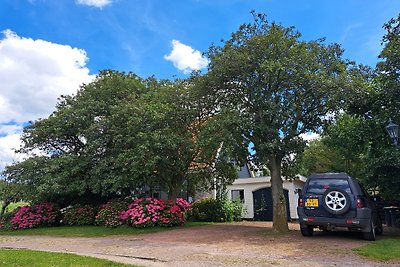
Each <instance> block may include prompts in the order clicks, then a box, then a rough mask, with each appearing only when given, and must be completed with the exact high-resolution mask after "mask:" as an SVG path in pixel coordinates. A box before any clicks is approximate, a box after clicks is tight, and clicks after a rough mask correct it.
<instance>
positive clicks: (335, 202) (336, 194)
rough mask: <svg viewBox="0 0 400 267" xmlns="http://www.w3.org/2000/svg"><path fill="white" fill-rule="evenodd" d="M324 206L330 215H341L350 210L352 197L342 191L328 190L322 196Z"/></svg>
mask: <svg viewBox="0 0 400 267" xmlns="http://www.w3.org/2000/svg"><path fill="white" fill-rule="evenodd" d="M322 205H323V207H324V208H325V209H326V210H327V211H328V212H329V213H331V214H334V215H341V214H344V213H346V212H347V211H348V210H349V208H350V196H349V194H347V193H346V192H345V191H344V190H341V189H333V188H332V189H328V190H326V191H325V193H324V194H323V195H322Z"/></svg>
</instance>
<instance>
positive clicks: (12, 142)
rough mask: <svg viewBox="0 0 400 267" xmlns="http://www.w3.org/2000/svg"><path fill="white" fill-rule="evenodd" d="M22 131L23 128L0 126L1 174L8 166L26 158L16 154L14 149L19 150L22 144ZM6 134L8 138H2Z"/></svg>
mask: <svg viewBox="0 0 400 267" xmlns="http://www.w3.org/2000/svg"><path fill="white" fill-rule="evenodd" d="M4 128H8V129H4ZM21 130H22V126H6V127H4V126H2V125H0V172H1V171H2V170H3V169H4V167H5V166H6V165H10V164H11V163H13V162H15V161H20V160H21V159H22V158H23V157H24V155H20V154H15V153H14V149H18V148H19V147H20V144H21V141H20V132H21ZM4 132H7V135H6V136H2V134H3V133H4Z"/></svg>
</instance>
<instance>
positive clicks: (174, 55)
mask: <svg viewBox="0 0 400 267" xmlns="http://www.w3.org/2000/svg"><path fill="white" fill-rule="evenodd" d="M164 59H166V60H168V61H171V62H172V63H173V64H174V66H175V67H176V68H178V69H179V70H181V71H183V73H186V74H187V73H190V72H191V71H193V70H200V69H203V68H206V67H207V65H208V59H207V58H206V57H204V56H202V54H201V53H200V51H198V50H194V49H193V48H191V47H190V46H188V45H185V44H182V43H181V42H179V41H177V40H173V41H172V51H171V53H170V54H169V55H166V56H164Z"/></svg>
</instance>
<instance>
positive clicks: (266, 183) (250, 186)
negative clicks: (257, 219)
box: [227, 176, 304, 219]
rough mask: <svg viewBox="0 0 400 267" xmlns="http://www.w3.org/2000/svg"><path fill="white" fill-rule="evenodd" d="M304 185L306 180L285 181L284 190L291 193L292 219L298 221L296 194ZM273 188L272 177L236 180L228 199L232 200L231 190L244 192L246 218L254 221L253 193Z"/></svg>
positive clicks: (230, 188)
mask: <svg viewBox="0 0 400 267" xmlns="http://www.w3.org/2000/svg"><path fill="white" fill-rule="evenodd" d="M303 185H304V179H303V178H301V179H300V180H295V181H287V180H284V181H283V188H284V189H286V190H288V193H289V208H290V217H291V219H298V218H299V216H298V214H297V200H298V195H297V194H296V193H295V191H296V189H301V188H302V187H303ZM265 187H271V177H269V176H262V177H255V178H242V179H236V180H235V182H233V184H232V185H229V186H228V187H227V190H228V199H231V196H232V194H231V190H243V191H244V208H245V214H244V218H247V219H253V218H254V203H253V192H254V191H256V190H258V189H261V188H265Z"/></svg>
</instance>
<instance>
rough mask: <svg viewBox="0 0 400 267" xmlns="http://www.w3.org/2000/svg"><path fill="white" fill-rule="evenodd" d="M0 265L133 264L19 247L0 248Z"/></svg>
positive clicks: (72, 266)
mask: <svg viewBox="0 0 400 267" xmlns="http://www.w3.org/2000/svg"><path fill="white" fill-rule="evenodd" d="M0 265H1V266H15V267H16V266H18V267H24V266H26V267H30V266H42V267H50V266H70V267H79V266H80V267H84V266H98V267H102V266H104V267H106V266H107V267H123V266H133V265H128V264H122V263H116V262H112V261H108V260H103V259H97V258H94V257H87V256H78V255H74V254H70V253H55V252H43V251H34V250H21V249H2V250H0Z"/></svg>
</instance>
